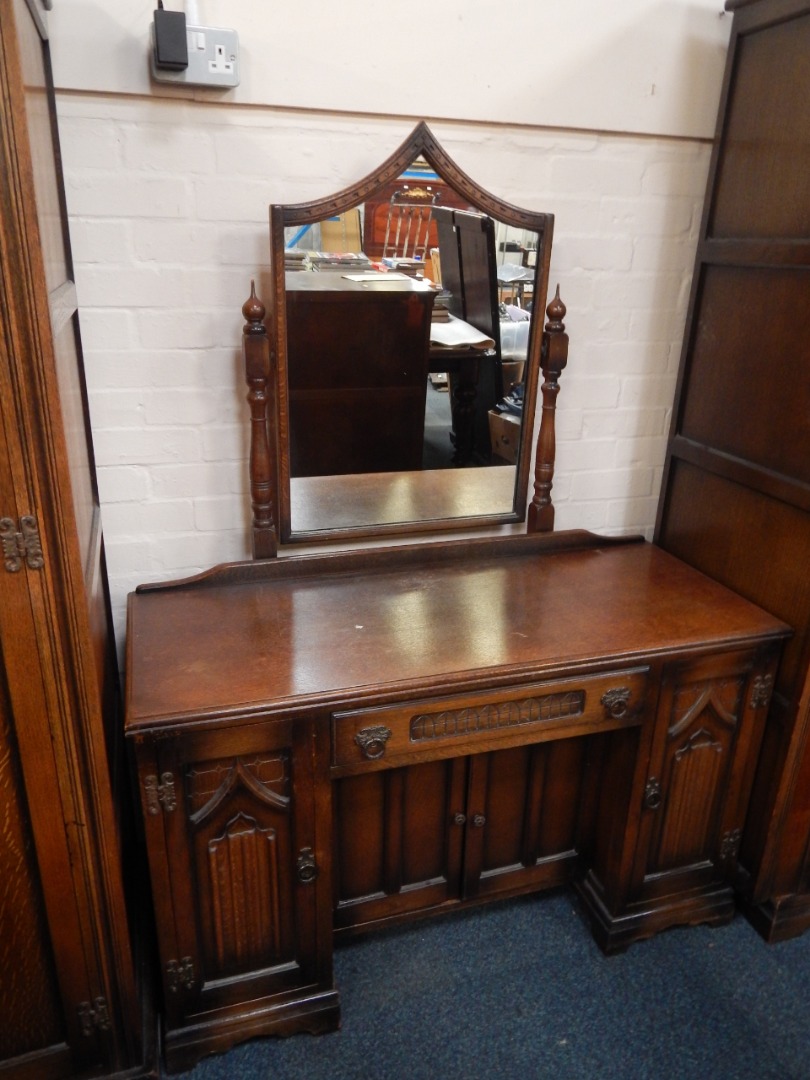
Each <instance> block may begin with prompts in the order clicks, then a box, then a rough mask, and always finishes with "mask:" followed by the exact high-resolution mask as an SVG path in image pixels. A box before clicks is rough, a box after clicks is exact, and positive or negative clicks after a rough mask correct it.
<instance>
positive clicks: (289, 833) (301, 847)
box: [126, 533, 788, 1067]
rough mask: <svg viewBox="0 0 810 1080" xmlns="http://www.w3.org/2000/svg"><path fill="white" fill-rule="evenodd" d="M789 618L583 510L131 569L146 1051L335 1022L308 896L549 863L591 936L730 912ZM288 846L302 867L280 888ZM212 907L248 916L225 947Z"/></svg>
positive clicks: (464, 884) (534, 868)
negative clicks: (151, 946) (158, 1043)
mask: <svg viewBox="0 0 810 1080" xmlns="http://www.w3.org/2000/svg"><path fill="white" fill-rule="evenodd" d="M787 632H788V631H787V628H786V627H785V626H784V624H782V623H781V622H779V621H778V620H777V619H775V618H773V617H772V616H770V615H767V614H766V613H765V612H763V611H761V610H759V609H758V608H756V607H754V606H752V605H751V604H749V603H748V602H747V601H745V600H743V599H741V598H740V597H738V596H736V595H735V594H733V593H731V592H730V591H728V590H726V589H724V588H723V587H722V586H720V585H718V584H717V583H715V582H712V581H710V580H709V579H708V578H706V577H705V576H703V575H701V574H698V573H696V572H695V571H693V570H691V569H690V568H689V567H687V566H685V565H684V564H683V563H681V562H679V561H678V560H677V559H674V558H673V557H672V556H670V555H668V554H666V553H665V552H663V551H661V550H660V549H658V548H655V547H653V546H652V545H648V544H643V543H639V542H632V541H631V542H628V541H621V542H619V541H608V540H603V539H600V538H597V537H593V536H590V535H589V534H585V533H570V534H566V533H561V534H551V535H538V536H524V537H514V538H499V539H495V540H470V541H465V542H454V543H445V544H440V543H436V544H431V545H414V546H403V547H394V548H377V549H371V550H365V551H351V552H344V553H340V554H333V555H323V556H309V557H299V558H293V557H290V558H283V559H275V560H266V561H254V562H249V563H240V564H233V565H231V566H224V567H220V568H215V569H214V570H213V571H210V572H209V573H207V574H205V575H201V576H200V577H198V578H193V579H190V580H188V581H185V582H178V583H168V584H161V585H157V586H147V587H142V588H141V589H139V590H138V592H137V593H136V594H134V595H133V596H132V597H131V601H130V609H129V633H128V657H127V672H128V693H127V718H126V730H127V734H128V736H129V738H130V740H131V741H132V743H133V746H134V747H135V750H136V756H137V759H138V765H139V778H140V798H141V804H142V810H143V814H144V819H145V822H146V829H147V841H148V846H149V854H150V864H151V874H152V885H153V890H154V895H155V904H156V911H157V921H158V926H159V928H160V947H161V963H162V967H163V971H164V985H165V989H166V992H167V995H171V994H172V993H173V991H172V986H173V985H175V984H176V982H177V980H178V979H182V978H185V979H186V983H185V984H184V988H183V990H182V992H180V993H178V995H177V996H176V997H174V998H172V999H170V1007H169V1008H168V1009H167V1013H166V1016H165V1025H166V1030H165V1035H166V1045H167V1048H168V1058H169V1062H170V1065H171V1066H172V1067H186V1066H188V1065H189V1064H191V1063H192V1062H193V1061H194V1060H195V1059H196V1058H197V1057H198V1056H200V1055H201V1054H203V1053H206V1052H209V1051H211V1050H221V1049H224V1048H225V1047H227V1046H229V1045H231V1044H232V1043H233V1042H235V1041H236V1040H237V1039H243V1038H248V1037H250V1036H252V1035H255V1034H259V1033H262V1032H272V1031H281V1032H284V1033H288V1032H291V1031H293V1030H301V1029H305V1030H318V1029H321V1028H325V1027H328V1026H329V1025H330V1024H334V1023H336V1021H337V999H336V996H335V991H334V987H333V986H332V982H331V966H330V960H331V944H330V938H331V917H332V909H333V907H334V924H335V927H336V928H337V929H338V930H340V931H345V932H349V931H352V930H356V929H358V928H364V927H368V926H371V925H380V924H385V925H388V924H391V923H396V922H399V921H401V920H403V919H406V918H411V917H415V916H417V915H419V916H424V915H428V914H431V913H435V912H440V911H448V910H450V909H453V908H457V907H459V906H462V905H467V904H475V903H481V902H483V901H485V900H488V899H490V898H494V897H506V896H511V895H515V894H518V893H525V892H529V891H534V890H538V889H543V888H548V887H551V886H557V885H560V884H563V883H566V882H571V881H574V882H575V883H577V885H578V888H579V890H580V894H581V897H582V900H583V903H584V905H585V909H586V911H587V914H588V916H589V918H590V919H591V921H592V923H593V925H594V929H595V932H596V935H597V939H598V940H599V942H600V944H601V945H602V946H603V948H605V949H607V950H611V949H615V948H620V947H624V946H626V945H627V944H629V943H630V942H631V941H634V940H637V939H638V938H641V937H646V936H648V935H649V934H651V933H654V932H655V931H657V930H660V929H663V928H664V927H666V926H671V925H675V924H683V923H692V922H700V921H709V922H713V921H718V920H719V919H727V918H729V917H730V915H731V913H732V911H733V907H734V885H735V883H736V880H737V874H736V843H737V838H738V836H739V832H740V830H741V829H742V826H743V823H744V820H745V812H746V807H747V798H748V794H749V790H750V786H751V780H752V764H753V762H754V760H755V757H756V751H757V747H758V744H759V740H760V737H761V733H762V728H763V725H764V720H765V713H766V707H767V697H768V693H769V690H770V686H771V684H772V680H773V672H774V668H775V664H776V660H777V656H778V651H779V647H780V644H781V641H782V639H783V637H784V636H785V634H786V633H787ZM268 762H275V763H279V762H281V764H279V765H278V768H276V766H275V765H274V766H273V768H271V767H270V765H269V764H268ZM274 776H275V777H277V780H275V781H272V782H271V778H272V777H274ZM290 777H291V780H290V779H289V778H290ZM285 778H286V779H285ZM653 780H655V785H657V787H656V786H655V785H653V783H652V782H653ZM279 785H280V786H279ZM651 792H652V795H651V794H650V793H651ZM285 800H289V801H285ZM271 829H274V830H275V833H274V835H275V836H277V837H278V838H279V839H278V841H277V842H278V843H282V841H283V840H284V838H286V844H287V846H286V847H282V849H281V851H280V854H279V857H278V860H277V862H276V864H275V865H276V866H277V873H276V874H275V876H273V875H271V874H270V867H269V860H268V859H267V858H266V857H265V855H264V854H258V852H264V851H265V850H266V848H265V839H266V838H267V837H268V836H269V834H270V830H271ZM237 846H238V848H239V851H240V852H246V851H247V850H248V849H249V851H250V853H251V855H252V856H255V858H253V859H252V861H251V862H250V864H249V865H250V867H251V868H252V869H251V870H250V871H248V870H247V869H246V867H247V866H248V863H247V862H240V861H239V860H237V859H236V858H235V857H231V858H227V859H226V858H225V852H226V851H231V850H234V851H235V850H236V848H237ZM302 854H303V855H304V857H305V862H306V861H307V860H308V859H309V857H310V855H311V857H312V859H314V862H315V865H316V866H317V877H316V878H315V880H314V881H305V883H303V884H300V878H299V884H296V883H295V878H294V875H295V873H296V865H299V864H296V865H294V863H295V861H296V860H297V859H299V858H300V857H301V856H302ZM307 865H309V864H308V863H307ZM313 872H314V871H313V870H312V869H310V870H308V871H307V875H309V876H311V874H312V873H313ZM268 879H272V880H274V881H276V882H277V888H276V890H275V892H274V893H273V894H272V897H270V896H269V895H268V888H269V885H268ZM231 905H236V907H237V908H238V909H239V910H242V908H244V910H245V911H249V912H251V916H250V924H249V925H248V924H246V925H245V928H244V931H243V932H242V936H241V937H240V938H239V944H238V946H237V943H236V942H235V941H234V936H233V934H232V933H231V930H230V926H231V923H230V922H229V921H228V922H225V921H224V920H223V915H222V912H223V911H225V910H226V909H227V910H229V909H230V906H231ZM268 925H273V926H276V927H278V928H279V930H278V933H279V936H280V941H281V943H282V945H284V944H286V946H287V947H286V951H285V950H284V948H281V951H279V946H278V945H276V944H274V943H273V941H272V939H271V938H269V937H268V936H267V934H266V933H265V930H266V928H267V926H268ZM287 926H296V927H298V928H299V931H300V936H299V937H297V938H296V937H295V935H294V934H292V931H291V932H290V933H291V936H289V937H288V936H287V935H286V933H285V929H284V928H285V927H287ZM223 943H224V944H223ZM279 956H281V957H287V959H288V965H287V966H286V967H285V968H284V969H283V970H281V968H279V967H278V965H277V963H276V961H277V958H278V957H279ZM178 972H179V973H180V974H178Z"/></svg>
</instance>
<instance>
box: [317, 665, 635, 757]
mask: <svg viewBox="0 0 810 1080" xmlns="http://www.w3.org/2000/svg"><path fill="white" fill-rule="evenodd" d="M647 674H648V669H647V668H633V669H631V670H628V671H619V672H611V673H609V674H600V675H586V676H581V677H580V678H571V679H555V680H551V681H547V682H540V683H530V684H524V685H522V686H513V687H508V688H502V689H500V690H493V691H488V692H487V691H484V692H482V693H474V694H465V695H457V696H455V697H442V698H439V697H436V698H425V699H422V700H420V701H409V702H404V703H401V704H397V705H390V706H384V707H380V708H371V709H356V710H353V711H351V712H341V713H335V714H334V715H333V717H332V764H333V767H334V768H336V769H340V770H341V771H348V770H352V771H354V770H355V769H356V768H359V767H363V768H374V767H376V768H381V767H382V768H385V767H387V766H393V765H401V764H403V763H407V762H408V761H414V760H428V759H432V758H438V757H454V756H456V755H457V754H461V753H475V752H477V751H484V750H487V749H489V748H490V747H493V746H509V745H517V744H522V743H530V742H542V741H544V740H546V739H559V738H568V737H574V736H577V735H588V734H593V733H595V732H599V731H610V730H612V729H615V728H619V727H631V726H633V725H637V724H640V723H641V719H642V716H643V713H644V700H645V692H646V686H647Z"/></svg>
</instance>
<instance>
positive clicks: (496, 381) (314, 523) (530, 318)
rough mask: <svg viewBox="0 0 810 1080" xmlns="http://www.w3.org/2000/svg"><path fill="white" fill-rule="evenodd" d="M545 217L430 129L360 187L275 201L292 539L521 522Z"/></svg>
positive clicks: (280, 435)
mask: <svg viewBox="0 0 810 1080" xmlns="http://www.w3.org/2000/svg"><path fill="white" fill-rule="evenodd" d="M552 227H553V219H552V218H551V216H550V215H547V214H539V213H533V212H530V211H525V210H521V209H519V208H516V207H513V206H511V205H510V204H508V203H505V202H502V201H501V200H499V199H497V198H496V197H495V196H492V195H490V194H489V193H488V192H486V191H484V190H483V189H482V188H480V187H478V185H476V184H475V183H474V182H473V181H472V180H471V179H470V178H469V177H467V176H466V174H464V173H463V172H461V170H460V169H459V168H458V167H457V166H456V165H455V164H454V163H453V162H452V160H451V159H450V158H449V157H448V156H447V154H446V153H445V152H444V151H443V150H442V148H441V147H440V146H439V144H438V143H437V142H436V140H435V138H434V137H433V135H432V134H431V133H430V131H429V129H428V128H427V126H426V125H424V124H420V125H419V126H418V127H417V128H416V129H415V131H414V132H413V134H412V135H411V136H410V138H409V139H408V140H406V142H405V143H404V144H403V145H402V147H400V149H399V150H398V151H396V152H395V153H394V154H393V155H392V156H391V157H390V158H389V159H388V160H387V161H386V162H384V163H383V165H382V166H381V167H380V168H379V169H378V170H376V171H375V173H373V174H371V176H369V177H366V178H365V179H364V180H363V181H360V182H359V183H358V184H356V185H354V186H353V187H352V188H349V189H346V190H345V191H343V192H340V193H338V194H337V195H336V196H334V197H332V198H329V199H323V200H319V201H318V202H315V203H309V204H299V205H296V206H274V207H271V268H272V278H273V304H272V307H271V321H272V334H273V343H274V346H275V354H276V371H277V382H276V395H275V396H276V406H277V416H276V435H277V449H278V462H279V477H278V481H279V483H278V499H279V506H278V513H279V525H280V538H281V540H282V542H291V541H309V542H311V541H313V540H318V539H334V538H339V537H353V536H373V535H377V534H381V535H384V534H387V533H391V532H395V533H414V532H416V533H418V532H422V531H427V530H430V531H433V530H436V529H455V528H459V527H474V526H479V525H484V524H491V523H494V522H504V523H506V522H511V521H519V520H521V519H522V517H523V516H524V515H525V507H526V492H527V486H528V479H529V473H530V465H531V458H532V452H531V451H532V447H531V433H532V428H533V419H534V407H535V401H536V397H537V386H538V372H539V368H540V343H541V338H542V329H543V322H542V320H543V317H544V311H545V304H546V295H547V291H548V263H549V258H550V249H551V232H552Z"/></svg>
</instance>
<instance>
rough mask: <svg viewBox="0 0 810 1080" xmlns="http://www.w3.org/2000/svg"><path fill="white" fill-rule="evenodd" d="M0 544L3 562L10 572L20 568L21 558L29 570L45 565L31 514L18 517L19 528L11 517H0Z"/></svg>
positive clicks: (17, 570)
mask: <svg viewBox="0 0 810 1080" xmlns="http://www.w3.org/2000/svg"><path fill="white" fill-rule="evenodd" d="M0 544H1V545H2V548H3V562H4V563H5V566H6V570H8V572H9V573H10V574H17V573H19V571H20V570H22V566H23V560H25V564H26V566H27V567H28V569H29V570H41V569H42V567H43V566H44V565H45V557H44V556H43V554H42V544H41V542H40V539H39V527H38V525H37V519H36V518H35V517H33V515H31V514H26V515H25V517H21V518H20V521H19V528H17V522H16V521H15V520H14V519H13V518H9V517H4V518H0Z"/></svg>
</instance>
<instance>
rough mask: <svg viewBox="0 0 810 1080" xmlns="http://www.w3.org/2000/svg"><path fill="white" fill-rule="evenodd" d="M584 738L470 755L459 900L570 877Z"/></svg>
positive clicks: (554, 881)
mask: <svg viewBox="0 0 810 1080" xmlns="http://www.w3.org/2000/svg"><path fill="white" fill-rule="evenodd" d="M586 742H587V740H585V739H561V740H559V741H556V742H548V743H540V744H538V745H534V746H518V747H513V748H510V749H508V750H496V751H493V752H492V753H489V754H481V755H477V756H475V757H472V758H470V782H469V800H468V813H467V833H466V844H465V850H464V897H465V899H466V898H472V897H478V896H481V897H482V896H493V895H497V894H498V893H514V892H520V891H524V890H529V889H535V888H544V887H551V886H553V885H559V884H561V883H563V882H565V881H567V880H568V879H569V877H570V874H571V871H572V868H573V862H574V859H575V858H576V842H577V837H576V832H577V819H578V808H579V805H580V791H581V784H582V774H583V769H584V768H585V746H586Z"/></svg>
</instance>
